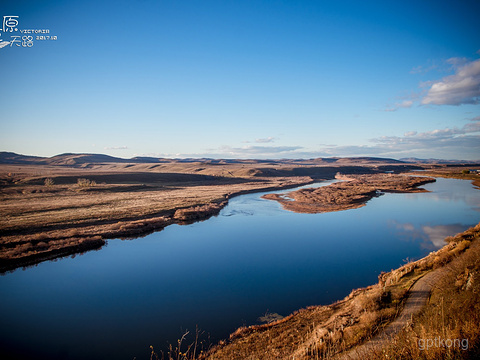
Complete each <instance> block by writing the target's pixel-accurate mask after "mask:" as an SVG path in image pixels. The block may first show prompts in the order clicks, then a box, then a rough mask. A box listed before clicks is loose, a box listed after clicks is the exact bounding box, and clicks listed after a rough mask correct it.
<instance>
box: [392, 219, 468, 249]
mask: <svg viewBox="0 0 480 360" xmlns="http://www.w3.org/2000/svg"><path fill="white" fill-rule="evenodd" d="M390 226H391V227H394V228H395V229H396V230H397V231H396V235H397V236H398V237H399V238H401V239H403V240H408V241H420V245H421V246H422V248H423V249H428V250H438V249H440V248H441V247H443V246H444V245H445V244H446V242H445V238H447V237H448V236H453V235H455V234H458V233H460V232H463V231H465V230H467V229H468V228H470V227H472V226H475V224H469V225H465V224H459V223H457V224H449V225H423V226H415V225H414V224H412V223H399V222H396V221H395V220H391V221H390Z"/></svg>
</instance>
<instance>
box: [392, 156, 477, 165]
mask: <svg viewBox="0 0 480 360" xmlns="http://www.w3.org/2000/svg"><path fill="white" fill-rule="evenodd" d="M400 160H401V161H404V162H406V163H416V164H445V165H448V164H452V165H453V164H479V163H480V160H476V161H474V160H444V159H419V158H414V157H411V158H402V159H400Z"/></svg>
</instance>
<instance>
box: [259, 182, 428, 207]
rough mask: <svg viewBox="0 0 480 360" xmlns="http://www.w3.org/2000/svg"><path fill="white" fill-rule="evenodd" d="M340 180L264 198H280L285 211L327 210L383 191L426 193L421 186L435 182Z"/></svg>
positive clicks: (362, 203) (357, 204) (362, 201)
mask: <svg viewBox="0 0 480 360" xmlns="http://www.w3.org/2000/svg"><path fill="white" fill-rule="evenodd" d="M336 178H337V179H339V180H343V181H341V182H337V183H334V184H330V185H328V186H324V187H320V188H313V189H311V188H310V189H301V190H297V191H293V192H290V193H288V194H284V195H279V194H267V195H264V196H262V198H263V199H267V200H275V201H278V202H279V203H280V204H281V205H282V207H283V208H284V209H285V210H289V211H293V212H297V213H309V214H314V213H324V212H333V211H343V210H350V209H358V208H360V207H363V206H365V204H366V203H367V202H368V201H369V200H371V199H373V198H374V197H378V196H381V195H383V194H384V193H415V192H426V191H427V190H425V189H421V188H418V187H419V186H422V185H425V184H428V183H431V182H435V181H436V180H435V179H434V178H431V177H418V176H417V177H415V176H405V175H393V174H374V175H349V176H348V177H347V176H337V177H336Z"/></svg>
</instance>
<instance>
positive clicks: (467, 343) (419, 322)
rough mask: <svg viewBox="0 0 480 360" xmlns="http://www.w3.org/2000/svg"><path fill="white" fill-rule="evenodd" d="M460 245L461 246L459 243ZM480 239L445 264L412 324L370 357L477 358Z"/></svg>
mask: <svg viewBox="0 0 480 360" xmlns="http://www.w3.org/2000/svg"><path fill="white" fill-rule="evenodd" d="M476 238H477V239H476V240H478V234H477V235H476ZM462 246H463V245H462ZM479 258H480V242H479V241H474V242H473V243H472V244H471V246H470V249H469V250H468V251H465V252H464V253H462V254H461V255H459V254H457V255H456V256H455V257H454V258H453V259H452V261H451V263H449V264H448V265H446V269H447V271H448V276H445V277H443V279H442V280H441V281H440V282H439V283H438V284H437V285H436V286H435V288H434V289H433V291H432V293H431V297H430V300H429V302H428V304H427V305H426V306H425V308H424V310H423V311H422V313H421V314H419V315H418V316H416V317H415V318H414V319H413V325H412V326H411V327H408V328H406V329H404V330H403V331H402V332H400V333H399V334H398V335H397V336H395V337H394V338H393V339H392V340H391V343H390V345H389V346H387V347H386V348H384V349H382V350H380V351H377V352H376V353H374V354H371V357H370V358H371V359H385V358H388V359H425V360H437V359H438V360H439V359H478V358H479V356H480V262H479Z"/></svg>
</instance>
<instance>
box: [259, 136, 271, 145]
mask: <svg viewBox="0 0 480 360" xmlns="http://www.w3.org/2000/svg"><path fill="white" fill-rule="evenodd" d="M274 141H275V138H274V137H273V136H269V137H268V138H264V139H255V142H256V143H257V144H265V143H271V142H274Z"/></svg>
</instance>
